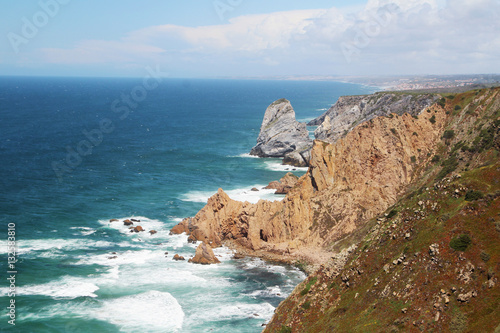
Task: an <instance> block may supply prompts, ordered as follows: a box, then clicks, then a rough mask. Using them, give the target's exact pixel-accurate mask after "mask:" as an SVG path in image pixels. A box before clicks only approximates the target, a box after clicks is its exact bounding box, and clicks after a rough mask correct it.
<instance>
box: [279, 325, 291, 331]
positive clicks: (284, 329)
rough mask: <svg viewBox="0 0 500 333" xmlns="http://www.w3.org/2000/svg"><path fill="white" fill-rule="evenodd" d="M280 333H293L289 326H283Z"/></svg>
mask: <svg viewBox="0 0 500 333" xmlns="http://www.w3.org/2000/svg"><path fill="white" fill-rule="evenodd" d="M278 333H292V329H291V328H290V327H288V326H285V325H281V329H280V330H279V331H278Z"/></svg>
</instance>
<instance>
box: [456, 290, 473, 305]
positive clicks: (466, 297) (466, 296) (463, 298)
mask: <svg viewBox="0 0 500 333" xmlns="http://www.w3.org/2000/svg"><path fill="white" fill-rule="evenodd" d="M473 296H474V292H473V291H469V292H468V293H465V294H458V296H457V301H459V302H462V303H467V302H468V301H469V300H470V299H471V298H472V297H473Z"/></svg>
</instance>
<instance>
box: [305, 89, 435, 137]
mask: <svg viewBox="0 0 500 333" xmlns="http://www.w3.org/2000/svg"><path fill="white" fill-rule="evenodd" d="M438 98H439V97H438V96H437V95H432V94H419V95H416V94H405V93H377V94H373V95H364V96H343V97H340V98H339V99H338V101H337V103H335V105H333V106H332V107H331V108H330V109H329V110H328V111H326V112H325V113H324V114H322V115H321V116H320V117H318V118H316V119H314V120H312V121H310V122H309V123H308V125H309V126H315V125H319V127H318V128H317V129H316V130H315V131H314V135H315V137H316V139H319V140H323V141H328V142H335V141H336V140H338V139H339V138H340V137H342V136H344V135H345V134H347V133H348V132H349V131H351V130H352V129H353V128H354V127H356V126H357V125H359V124H361V123H363V122H365V121H368V120H370V119H373V118H375V117H378V116H390V115H391V114H397V115H400V116H401V115H403V114H404V113H408V114H410V115H412V116H417V115H419V114H420V113H421V112H422V111H424V110H425V109H426V108H428V107H429V106H431V105H432V104H433V103H434V102H435V101H436V100H437V99H438Z"/></svg>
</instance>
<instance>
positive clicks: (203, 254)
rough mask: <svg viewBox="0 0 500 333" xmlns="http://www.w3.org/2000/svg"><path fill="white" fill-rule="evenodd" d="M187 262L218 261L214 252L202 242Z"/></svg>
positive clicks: (207, 263)
mask: <svg viewBox="0 0 500 333" xmlns="http://www.w3.org/2000/svg"><path fill="white" fill-rule="evenodd" d="M188 262H192V263H194V264H202V265H210V264H218V263H220V261H219V259H217V257H216V256H215V254H214V251H213V250H212V248H211V247H210V245H208V244H207V243H205V242H203V243H201V244H200V245H198V247H197V248H196V253H195V255H194V257H193V258H191V259H189V260H188Z"/></svg>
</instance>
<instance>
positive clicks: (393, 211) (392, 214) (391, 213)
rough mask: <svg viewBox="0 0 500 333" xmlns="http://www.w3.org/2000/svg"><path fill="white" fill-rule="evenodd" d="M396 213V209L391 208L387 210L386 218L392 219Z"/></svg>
mask: <svg viewBox="0 0 500 333" xmlns="http://www.w3.org/2000/svg"><path fill="white" fill-rule="evenodd" d="M397 214H398V211H397V210H395V209H393V210H391V211H390V212H389V214H388V215H387V218H388V219H392V218H393V217H394V216H396V215H397Z"/></svg>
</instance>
